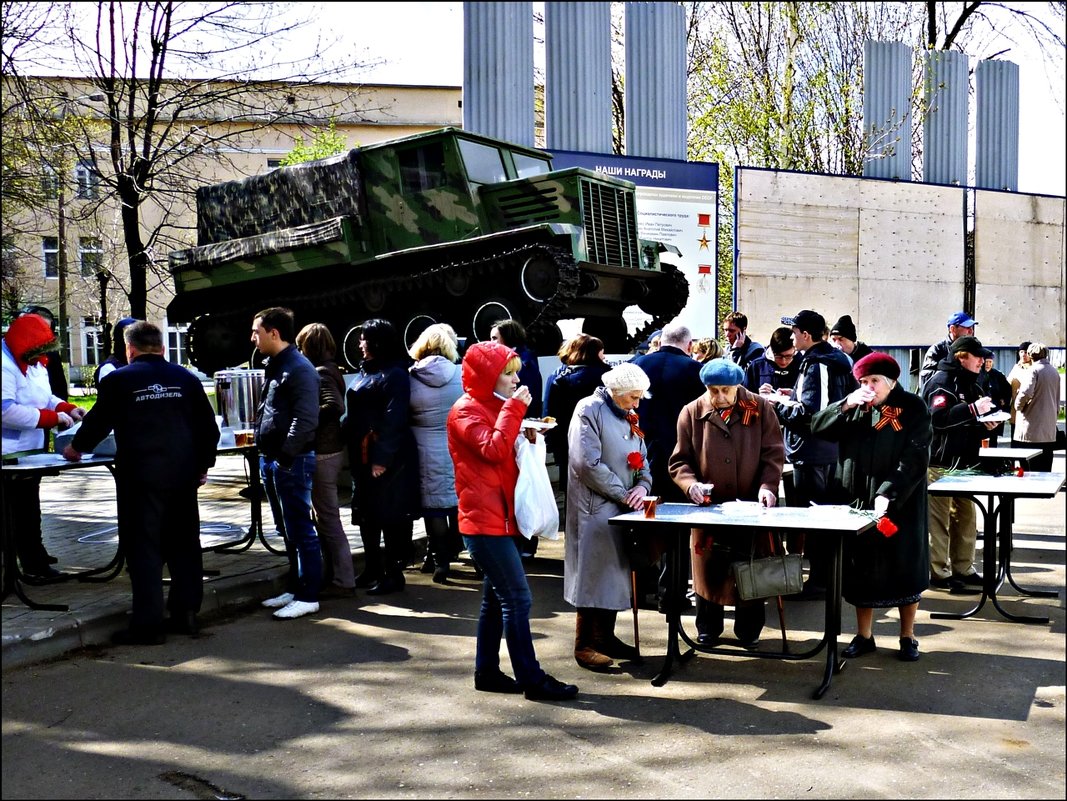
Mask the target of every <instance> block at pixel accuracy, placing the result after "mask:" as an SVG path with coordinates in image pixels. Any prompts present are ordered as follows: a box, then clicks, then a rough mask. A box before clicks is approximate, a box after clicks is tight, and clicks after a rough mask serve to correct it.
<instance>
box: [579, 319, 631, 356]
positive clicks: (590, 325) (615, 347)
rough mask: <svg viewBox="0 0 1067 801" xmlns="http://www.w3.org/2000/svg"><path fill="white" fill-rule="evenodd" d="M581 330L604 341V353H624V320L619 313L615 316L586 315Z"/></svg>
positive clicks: (625, 343)
mask: <svg viewBox="0 0 1067 801" xmlns="http://www.w3.org/2000/svg"><path fill="white" fill-rule="evenodd" d="M582 331H583V332H585V333H586V334H589V336H591V337H597V338H598V339H599V340H600V341H601V342H603V343H604V352H605V353H626V352H627V351H628V350H629V346H628V345H627V342H628V339H627V335H626V321H625V320H624V319H622V316H621V315H618V316H615V317H586V318H585V320H584V322H583V323H582Z"/></svg>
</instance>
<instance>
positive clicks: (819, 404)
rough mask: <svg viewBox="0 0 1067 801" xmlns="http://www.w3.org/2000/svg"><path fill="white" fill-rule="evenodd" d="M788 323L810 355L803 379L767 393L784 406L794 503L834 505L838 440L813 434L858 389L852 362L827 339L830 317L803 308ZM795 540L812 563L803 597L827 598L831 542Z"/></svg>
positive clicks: (794, 546)
mask: <svg viewBox="0 0 1067 801" xmlns="http://www.w3.org/2000/svg"><path fill="white" fill-rule="evenodd" d="M782 322H783V323H784V324H785V325H788V326H790V327H791V328H792V330H793V346H794V347H795V348H796V349H797V351H803V353H804V356H803V358H802V360H801V362H800V377H799V378H797V383H796V386H795V388H794V392H793V397H792V398H789V397H785V396H783V395H781V393H774V394H769V395H765V396H764V397H766V398H767V400H769V401H771V402H773V403H777V404H778V407H777V411H778V419H779V421H780V422H781V424H782V427H783V428H785V453H786V458H788V459H789V461H790V462H791V463H792V465H793V490H794V491H793V493H791V497H790V503H791V504H792V503H795V504H796V505H797V506H807V505H809V504H811V503H817V504H823V503H833V502H834V500H835V499H836V497H837V491H838V479H837V444H836V443H834V442H830V441H828V440H825V439H822V438H821V437H818V436H815V435H814V434H812V433H811V418H812V417H813V416H814V415H815V414H816V413H817V412H820V411H822V410H823V409H825V408H826V407H827V406H829V405H830V404H831V403H837V402H838V401H839V400H842V399H843V398H844V397H845V396H846V395H848V393H850V392H852V390H854V389H855V388H856V379H854V378H853V377H852V362H851V361H849V358H848V356H846V355H845V354H844V353H842V352H841V351H839V350H837V349H836V348H834V347H833V346H831V345H830V343H829V342H827V341H826V320H825V318H823V316H822V315H821V314H819V313H818V312H814V311H812V310H811V309H802V310H801V311H799V312H797V313H796V314H795V315H794V316H792V317H783V318H782ZM789 544H790V549H791V550H794V551H799V550H803V551H804V555H805V556H807V558H808V562H809V563H810V566H811V572H810V573H809V574H808V580H807V582H806V583H805V584H804V592H803V594H802V595H801V598H802V599H803V600H817V599H819V598H823V597H825V594H826V583H827V582H826V579H827V575H826V573H827V568H828V566H829V558H830V555H829V553H827V551H826V545H825V544H824V543H823V541H822V540H819V539H808V538H806V537H805V536H804V535H803V534H801V535H799V536H793V537H790V542H789Z"/></svg>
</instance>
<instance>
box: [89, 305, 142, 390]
mask: <svg viewBox="0 0 1067 801" xmlns="http://www.w3.org/2000/svg"><path fill="white" fill-rule="evenodd" d="M136 322H137V318H136V317H123V318H122V319H121V320H119V321H118V322H117V323H115V327H114V328H113V329H111V335H112V339H113V341H112V347H111V355H110V356H108V357H107V358H106V359H104V360H103V361H102V362H100V365H99V366H98V367H97V368H96V372H95V373H93V381H94V382H95V383H96V386H100V380H101V379H102V378H103V377H104V376H106V375H110V374H111V373H113V372H115V371H116V370H117V369H119V368H120V367H125V366H126V365H127V364H129V362H128V361H127V360H126V340H125V339H124V338H123V336H122V333H123V331H125V330H126V329H127V328H129V327H130V326H131V325H133V324H134V323H136Z"/></svg>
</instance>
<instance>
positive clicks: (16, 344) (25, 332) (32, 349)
mask: <svg viewBox="0 0 1067 801" xmlns="http://www.w3.org/2000/svg"><path fill="white" fill-rule="evenodd" d="M4 342H5V343H7V348H8V350H10V351H11V355H12V356H14V357H15V363H16V364H18V366H19V370H21V371H22V374H23V375H26V371H27V370H29V369H30V365H31V364H37V363H40V364H48V357H47V356H45V355H44V354H45V353H47V352H48V351H50V350H55V349H56V348H57V347H58V343H57V342H56V337H55V334H53V333H52V326H51V325H49V324H48V321H47V320H45V319H44V318H43V317H41V315H39V314H24V315H22V316H21V317H17V318H15V320H13V321H12V323H11V325H10V326H9V327H8V329H7V333H6V334H4Z"/></svg>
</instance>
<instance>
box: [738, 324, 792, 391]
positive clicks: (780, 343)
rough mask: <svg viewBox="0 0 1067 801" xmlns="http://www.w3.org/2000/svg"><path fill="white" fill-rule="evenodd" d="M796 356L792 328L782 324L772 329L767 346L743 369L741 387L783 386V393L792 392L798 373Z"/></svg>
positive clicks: (754, 389) (752, 389) (772, 387)
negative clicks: (743, 378) (742, 383)
mask: <svg viewBox="0 0 1067 801" xmlns="http://www.w3.org/2000/svg"><path fill="white" fill-rule="evenodd" d="M796 356H797V349H796V348H795V347H794V346H793V329H791V328H786V327H785V326H784V325H783V326H781V327H780V328H776V329H774V333H773V334H771V344H770V345H769V346H768V348H767V350H765V351H764V352H763V355H762V356H757V357H756V358H755V359H753V360H752V362H751V363H750V364H749V365H748V367H747V368H746V369H745V389H747V390H748V391H749V392H755V393H757V394H760V393H763V394H766V393H768V392H777V391H778V390H786V391H785V392H784V393H783V394H785V395H787V396H789V395H792V394H793V393H792V390H793V387H794V386H795V385H796V383H797V378H798V377H799V376H800V359H798V358H796Z"/></svg>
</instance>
